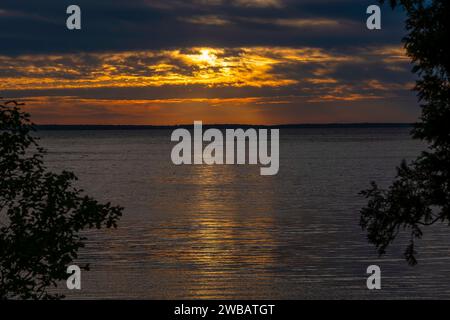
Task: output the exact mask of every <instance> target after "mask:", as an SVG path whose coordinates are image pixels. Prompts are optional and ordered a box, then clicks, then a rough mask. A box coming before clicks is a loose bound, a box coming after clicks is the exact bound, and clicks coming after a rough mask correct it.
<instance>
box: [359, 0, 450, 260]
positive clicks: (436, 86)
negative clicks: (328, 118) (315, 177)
mask: <svg viewBox="0 0 450 320" xmlns="http://www.w3.org/2000/svg"><path fill="white" fill-rule="evenodd" d="M382 2H384V1H382ZM389 2H390V4H391V6H392V7H396V6H400V7H403V9H404V10H405V12H406V14H407V20H406V29H407V31H408V35H407V36H406V37H405V38H404V39H403V42H404V45H405V48H406V51H407V54H408V56H409V57H410V58H411V59H412V62H413V64H414V67H413V70H412V71H413V72H414V73H416V74H417V75H418V79H419V80H418V81H417V82H416V86H415V91H416V92H417V96H418V99H419V102H420V103H421V108H422V115H421V119H420V122H419V123H417V124H416V126H415V128H414V130H413V132H412V134H413V137H414V138H415V139H421V140H424V141H425V142H427V143H428V144H429V148H428V151H426V152H423V153H422V154H421V155H420V156H419V157H418V158H417V159H416V160H415V161H413V162H412V163H410V164H407V163H406V162H405V161H403V163H402V164H401V165H400V167H399V168H398V169H397V177H396V178H395V181H394V182H393V184H392V185H391V186H390V187H389V188H388V190H382V189H380V188H379V187H378V186H377V184H376V183H375V182H372V186H371V188H370V189H368V190H365V191H362V192H361V193H362V195H364V196H365V197H366V198H367V199H368V205H367V206H366V207H364V208H363V209H362V210H361V221H360V225H361V226H362V228H363V229H364V230H367V233H368V240H369V242H371V243H373V244H374V245H375V246H376V248H377V251H378V253H379V254H380V255H382V254H384V253H385V252H386V249H387V247H388V246H389V245H390V244H391V243H392V242H393V241H394V239H395V238H396V236H397V235H398V233H399V232H400V231H404V230H407V232H409V233H410V243H409V245H408V246H407V248H406V250H405V258H406V260H407V261H408V263H409V264H411V265H415V264H416V263H417V258H416V254H417V252H416V250H415V240H416V239H420V238H421V237H422V235H423V228H424V227H426V226H430V225H432V224H434V223H436V222H444V223H447V224H449V225H450V83H449V75H450V48H449V42H450V41H449V39H450V1H448V0H432V1H430V0H391V1H389Z"/></svg>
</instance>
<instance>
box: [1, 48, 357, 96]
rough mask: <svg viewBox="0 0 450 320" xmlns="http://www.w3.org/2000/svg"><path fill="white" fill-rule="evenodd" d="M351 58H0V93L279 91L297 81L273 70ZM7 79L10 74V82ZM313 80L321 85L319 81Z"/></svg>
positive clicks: (287, 52) (255, 51)
mask: <svg viewBox="0 0 450 320" xmlns="http://www.w3.org/2000/svg"><path fill="white" fill-rule="evenodd" d="M351 59H352V58H351V57H347V56H342V55H333V54H331V53H327V52H325V51H324V50H321V49H315V48H302V49H297V48H267V47H256V48H240V49H222V48H207V47H205V48H203V47H200V48H190V49H185V50H163V51H130V52H121V53H107V54H105V53H91V54H88V53H86V54H83V55H81V56H77V55H72V54H68V55H50V56H44V55H37V56H19V57H14V58H11V57H6V56H0V65H1V66H2V67H0V69H1V71H3V72H2V73H3V74H6V76H3V77H2V81H1V83H0V89H19V90H24V89H63V88H99V87H146V86H163V85H195V84H200V85H206V86H210V87H213V86H232V87H244V86H248V87H281V86H287V85H292V84H297V83H298V82H299V80H298V78H297V77H296V75H294V74H290V75H289V74H283V73H281V72H278V70H277V67H280V66H293V65H296V64H305V63H321V64H329V65H332V64H336V63H340V62H344V61H350V60H351ZM8 74H11V76H10V77H8ZM317 81H320V79H319V78H318V79H317Z"/></svg>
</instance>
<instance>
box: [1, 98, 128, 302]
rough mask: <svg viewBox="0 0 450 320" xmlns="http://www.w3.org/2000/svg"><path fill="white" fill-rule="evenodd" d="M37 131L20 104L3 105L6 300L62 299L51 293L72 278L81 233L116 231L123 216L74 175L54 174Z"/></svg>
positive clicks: (3, 293) (3, 274)
mask: <svg viewBox="0 0 450 320" xmlns="http://www.w3.org/2000/svg"><path fill="white" fill-rule="evenodd" d="M32 131H33V125H32V123H31V122H30V116H29V115H28V114H27V113H24V112H22V111H21V110H20V108H19V104H17V103H16V102H14V101H3V102H2V100H0V299H57V298H62V297H63V296H60V295H57V294H51V293H49V291H48V289H49V288H50V287H54V286H56V285H57V283H58V282H59V281H62V280H65V279H67V277H68V276H69V275H68V274H67V273H66V270H67V267H68V265H70V264H71V263H72V261H73V260H74V259H76V258H77V252H78V250H79V249H80V248H82V247H83V243H84V240H85V238H84V237H83V236H82V235H81V234H80V232H81V231H83V230H86V229H91V228H102V227H106V228H111V227H116V222H117V220H118V219H119V217H120V216H121V214H122V208H121V207H117V206H111V204H110V203H107V204H100V203H98V202H97V201H96V200H95V199H93V198H91V197H88V196H85V195H82V190H78V189H76V188H75V187H74V186H73V185H74V182H75V181H76V180H77V178H76V176H75V175H74V174H73V173H71V172H67V171H63V172H62V173H60V174H55V173H52V172H49V171H48V170H47V169H46V167H45V166H44V162H43V156H44V154H45V150H43V149H42V148H40V147H39V145H38V144H37V140H36V139H35V138H34V137H33V135H32ZM83 268H84V269H87V268H88V266H84V267H83Z"/></svg>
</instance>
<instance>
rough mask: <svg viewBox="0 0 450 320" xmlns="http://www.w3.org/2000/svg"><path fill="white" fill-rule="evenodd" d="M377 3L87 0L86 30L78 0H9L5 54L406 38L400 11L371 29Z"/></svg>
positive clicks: (2, 21) (2, 30)
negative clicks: (70, 22) (74, 18)
mask: <svg viewBox="0 0 450 320" xmlns="http://www.w3.org/2000/svg"><path fill="white" fill-rule="evenodd" d="M372 2H373V1H360V0H353V1H350V0H342V1H311V0H306V1H294V0H292V1H290V0H230V1H226V0H188V1H176V0H164V1H162V0H135V1H125V0H97V1H92V0H79V1H77V4H78V5H79V6H80V7H81V9H82V18H83V24H82V27H83V28H82V30H80V31H69V30H67V29H66V28H65V19H66V17H67V15H66V13H65V11H66V8H67V6H68V5H70V4H73V1H66V0H62V1H54V0H41V1H31V0H2V2H1V3H0V10H1V11H0V12H2V13H0V41H2V46H1V48H0V54H15V55H17V54H24V53H55V52H83V51H111V50H114V51H123V50H140V49H161V48H174V47H192V46H220V47H242V46H273V45H276V46H291V47H295V46H315V47H323V48H330V47H345V46H365V45H369V44H370V45H385V44H393V43H398V42H399V41H400V39H401V37H402V34H403V30H402V25H403V23H402V22H403V16H402V14H401V13H399V12H392V11H391V9H390V8H388V7H385V8H384V10H383V30H381V31H376V32H371V31H368V30H367V29H366V28H365V19H366V14H365V10H366V8H367V6H368V5H370V4H372ZM313 21H316V23H312V22H313ZM317 21H323V22H324V23H323V24H320V23H317ZM327 21H328V24H327V23H326V22H327Z"/></svg>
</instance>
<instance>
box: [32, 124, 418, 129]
mask: <svg viewBox="0 0 450 320" xmlns="http://www.w3.org/2000/svg"><path fill="white" fill-rule="evenodd" d="M413 126H414V124H412V123H328V124H281V125H248V124H205V125H203V127H204V128H218V129H225V128H279V129H314V128H325V129H326V128H329V129H333V128H411V127H413ZM175 128H187V129H190V128H193V125H192V124H191V125H167V126H157V125H55V124H46V125H36V129H38V130H161V129H175Z"/></svg>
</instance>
